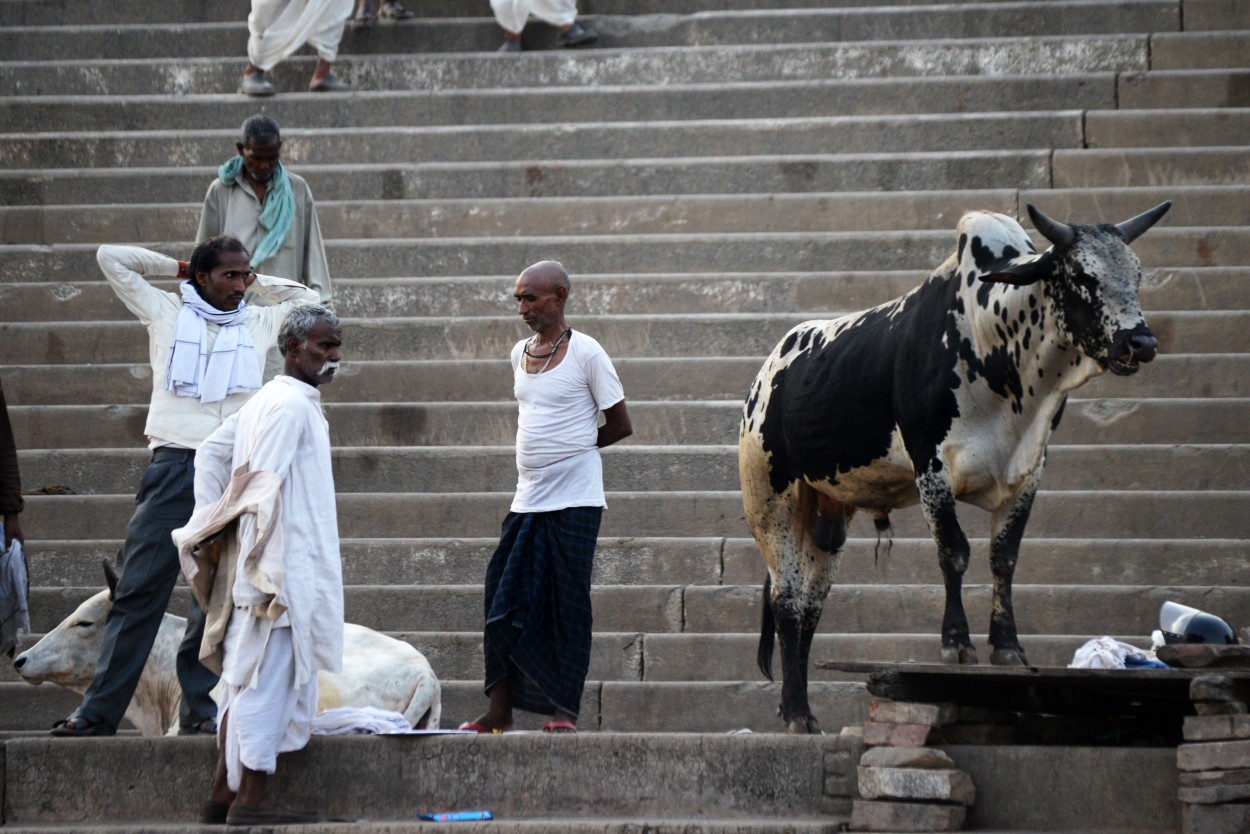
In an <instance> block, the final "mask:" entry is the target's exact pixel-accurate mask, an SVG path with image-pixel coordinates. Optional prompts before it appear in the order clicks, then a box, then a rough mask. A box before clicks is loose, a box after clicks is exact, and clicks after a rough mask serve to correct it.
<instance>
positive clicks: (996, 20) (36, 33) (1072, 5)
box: [0, 0, 1181, 61]
mask: <svg viewBox="0 0 1250 834" xmlns="http://www.w3.org/2000/svg"><path fill="white" fill-rule="evenodd" d="M1180 5H1181V4H1180V2H1179V0H1131V2H1128V1H1127V0H1057V2H1051V1H1050V0H1039V1H1038V2H1019V0H1017V1H1016V2H1007V3H962V4H950V5H928V6H925V5H915V6H899V7H876V8H825V9H801V8H800V9H778V10H772V9H761V10H753V11H725V12H722V11H708V12H702V13H698V14H691V15H671V16H669V15H665V16H660V17H653V16H634V15H620V16H615V15H606V16H597V15H585V16H584V22H585V23H587V24H588V25H590V26H593V27H594V28H595V29H596V30H598V32H599V34H600V44H601V45H602V46H603V47H609V48H610V47H615V46H628V47H629V48H634V49H637V48H643V47H656V46H677V45H688V44H689V45H722V44H750V43H755V42H757V41H758V40H759V33H760V32H761V31H767V32H768V33H769V38H770V39H772V40H774V41H779V42H782V43H785V42H828V41H864V40H923V39H925V38H967V37H977V36H984V37H996V36H997V37H1001V36H1002V33H1004V32H1028V33H1030V34H1032V35H1069V34H1070V35H1083V34H1112V33H1116V34H1118V33H1123V32H1158V31H1164V32H1168V31H1171V32H1175V31H1179V30H1180V29H1181V21H1180ZM883 9H888V11H884V12H883ZM483 11H484V10H483ZM529 34H530V38H529V40H531V41H532V42H534V43H535V44H537V43H538V42H540V41H543V40H547V41H550V40H553V39H554V38H553V33H551V32H550V31H547V32H542V31H541V30H539V31H535V32H531V33H529ZM544 35H545V38H544ZM499 42H500V36H499V29H498V26H497V25H496V24H495V22H494V21H493V20H492V19H490V18H489V17H477V18H444V19H424V20H418V21H414V22H413V23H412V24H410V25H405V26H378V27H374V28H373V29H372V30H369V31H367V32H350V31H349V32H348V33H347V34H346V35H345V36H344V38H343V42H342V44H341V45H340V49H341V50H342V51H343V52H344V53H345V54H352V53H395V52H414V51H437V52H462V51H472V52H486V51H489V50H491V49H493V48H495V47H497V46H498V45H499ZM246 44H247V27H246V25H245V23H244V22H243V21H242V20H241V19H238V18H236V19H235V20H232V21H227V22H215V23H181V22H180V23H145V24H117V23H109V24H97V25H72V24H71V25H62V26H57V27H38V26H35V27H21V26H14V27H8V28H4V29H0V54H4V55H6V56H7V57H8V60H10V61H39V60H46V59H47V56H48V55H50V54H55V53H54V52H53V50H58V49H59V50H64V51H66V52H68V53H69V54H72V55H75V56H76V57H78V58H87V59H90V58H96V59H128V60H133V59H136V58H161V57H170V56H172V55H174V54H183V55H185V56H186V57H205V56H222V55H243V54H244V53H245V48H246ZM506 57H515V56H506Z"/></svg>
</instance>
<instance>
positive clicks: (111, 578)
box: [104, 559, 117, 601]
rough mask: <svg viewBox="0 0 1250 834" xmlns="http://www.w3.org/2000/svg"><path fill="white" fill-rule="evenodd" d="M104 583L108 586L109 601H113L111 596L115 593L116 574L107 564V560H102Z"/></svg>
mask: <svg viewBox="0 0 1250 834" xmlns="http://www.w3.org/2000/svg"><path fill="white" fill-rule="evenodd" d="M104 581H105V582H106V583H107V584H108V586H109V600H110V601H111V600H112V599H113V595H114V594H115V593H117V572H116V571H115V570H113V566H112V565H110V564H109V560H108V559H105V560H104Z"/></svg>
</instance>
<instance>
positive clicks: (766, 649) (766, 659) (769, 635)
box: [755, 575, 777, 681]
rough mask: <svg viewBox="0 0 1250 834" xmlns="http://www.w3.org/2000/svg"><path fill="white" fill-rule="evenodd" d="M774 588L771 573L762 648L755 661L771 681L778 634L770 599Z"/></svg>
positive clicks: (766, 585)
mask: <svg viewBox="0 0 1250 834" xmlns="http://www.w3.org/2000/svg"><path fill="white" fill-rule="evenodd" d="M772 588H773V578H772V576H771V575H769V576H767V577H765V579H764V613H763V616H762V617H761V618H760V620H761V621H760V648H759V651H758V652H756V655H755V662H756V663H758V664H759V666H760V671H761V672H763V673H764V677H766V678H768V679H769V680H770V681H771V680H772V679H773V638H775V637H776V636H777V625H776V623H775V622H774V621H773V605H772V602H771V601H770V597H771V596H772Z"/></svg>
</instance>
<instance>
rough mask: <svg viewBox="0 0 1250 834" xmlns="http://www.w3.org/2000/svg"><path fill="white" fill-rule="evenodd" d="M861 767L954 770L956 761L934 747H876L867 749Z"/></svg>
mask: <svg viewBox="0 0 1250 834" xmlns="http://www.w3.org/2000/svg"><path fill="white" fill-rule="evenodd" d="M859 765H860V767H911V768H923V769H928V770H953V769H954V768H955V763H954V762H953V761H951V757H950V756H948V755H946V753H945V752H943V751H941V750H937V749H935V748H932V747H874V748H872V749H871V750H865V751H864V755H863V756H861V757H860V760H859Z"/></svg>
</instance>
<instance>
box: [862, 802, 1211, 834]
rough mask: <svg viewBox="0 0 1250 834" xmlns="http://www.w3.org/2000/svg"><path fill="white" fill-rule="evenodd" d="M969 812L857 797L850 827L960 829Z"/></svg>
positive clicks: (864, 829)
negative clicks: (874, 800)
mask: <svg viewBox="0 0 1250 834" xmlns="http://www.w3.org/2000/svg"><path fill="white" fill-rule="evenodd" d="M967 816H968V809H967V808H964V807H963V806H962V805H931V804H927V803H922V802H872V801H869V800H864V799H857V800H855V802H854V803H853V804H852V805H851V830H852V831H899V832H902V831H958V830H959V829H961V828H963V825H964V820H965V818H966V817H967ZM1204 834H1205V832H1204Z"/></svg>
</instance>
